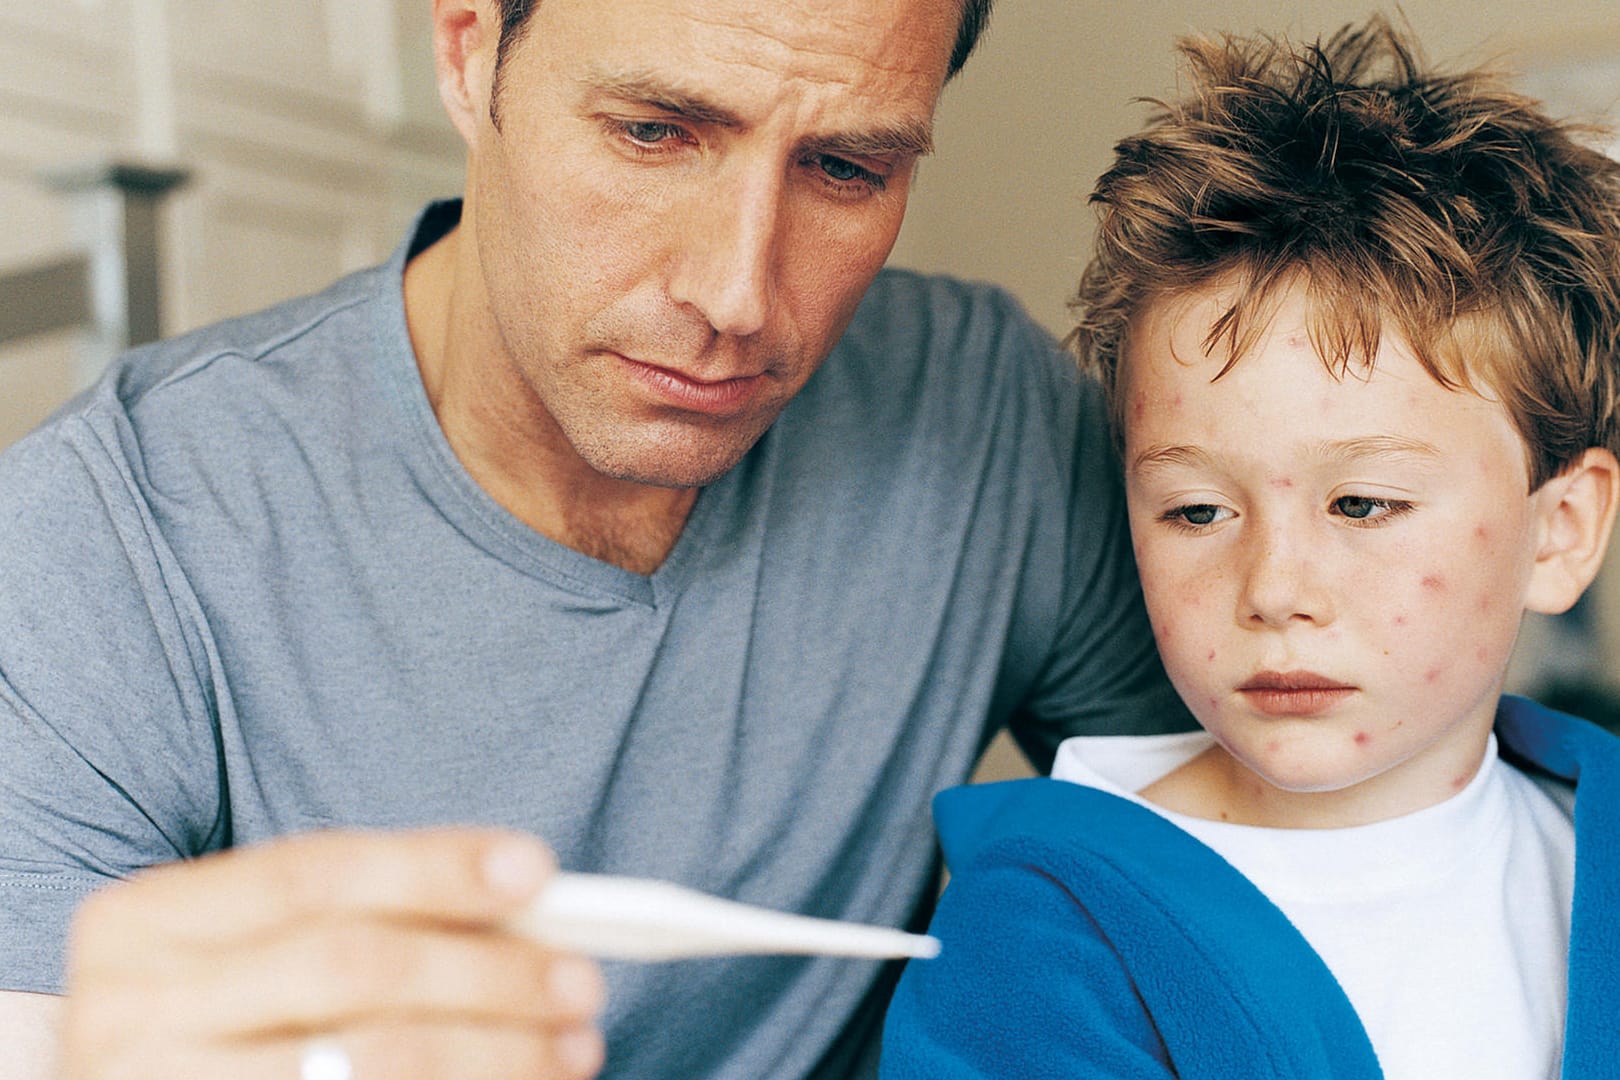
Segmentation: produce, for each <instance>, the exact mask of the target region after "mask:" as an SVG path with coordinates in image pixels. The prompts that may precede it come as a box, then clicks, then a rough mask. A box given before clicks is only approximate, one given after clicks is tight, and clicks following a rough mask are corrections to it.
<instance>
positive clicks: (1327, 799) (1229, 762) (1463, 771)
mask: <svg viewBox="0 0 1620 1080" xmlns="http://www.w3.org/2000/svg"><path fill="white" fill-rule="evenodd" d="M1489 735H1490V731H1489V729H1485V730H1483V731H1481V732H1480V733H1479V738H1478V740H1477V741H1476V740H1469V741H1467V742H1462V741H1458V742H1454V743H1447V744H1444V745H1443V746H1436V747H1431V748H1430V749H1429V750H1426V751H1423V752H1421V753H1419V754H1417V755H1415V756H1414V757H1412V758H1411V759H1409V760H1407V761H1405V762H1403V763H1402V764H1401V765H1399V766H1396V767H1395V768H1393V769H1391V770H1389V771H1387V772H1384V773H1380V774H1379V775H1377V776H1373V777H1371V778H1369V779H1367V780H1363V781H1361V782H1360V783H1358V784H1354V785H1351V786H1350V787H1346V788H1340V789H1338V790H1334V791H1288V790H1285V789H1283V788H1279V787H1276V786H1274V785H1272V784H1270V783H1268V782H1266V781H1265V780H1264V779H1262V778H1261V777H1259V776H1257V775H1256V774H1255V773H1254V772H1253V771H1252V770H1250V769H1249V768H1248V766H1246V765H1244V764H1243V762H1242V761H1240V760H1239V759H1238V758H1236V757H1234V756H1233V755H1232V754H1231V753H1230V752H1229V751H1228V750H1227V749H1226V748H1225V747H1224V746H1222V745H1221V744H1220V743H1216V744H1215V745H1213V746H1211V747H1210V748H1209V749H1207V750H1205V751H1204V752H1203V753H1201V754H1199V755H1197V756H1196V757H1194V758H1192V759H1191V760H1190V761H1188V762H1186V763H1185V764H1183V765H1181V766H1179V767H1178V768H1176V769H1173V770H1172V771H1170V772H1168V773H1166V774H1165V775H1164V776H1162V777H1160V778H1159V779H1157V780H1155V781H1154V782H1153V783H1151V784H1149V785H1147V786H1146V787H1144V788H1142V790H1141V791H1139V792H1137V794H1138V795H1140V796H1141V797H1142V798H1144V799H1146V800H1147V801H1148V802H1150V803H1152V804H1153V805H1155V806H1158V807H1161V808H1163V809H1165V810H1169V811H1170V812H1172V813H1176V814H1185V815H1186V816H1188V817H1195V818H1203V819H1205V820H1207V821H1220V822H1227V823H1230V824H1233V825H1254V826H1260V827H1263V828H1271V829H1345V828H1352V827H1354V826H1357V825H1371V824H1373V823H1375V822H1379V821H1388V820H1390V819H1392V818H1398V817H1402V816H1404V815H1406V814H1411V813H1416V812H1417V811H1419V810H1426V809H1428V808H1429V807H1431V806H1437V805H1439V804H1440V803H1442V802H1445V801H1446V800H1447V799H1449V798H1451V797H1453V796H1454V795H1456V794H1457V793H1458V792H1460V791H1461V790H1462V789H1463V788H1465V787H1467V786H1468V783H1469V781H1471V780H1473V778H1474V777H1475V775H1477V774H1478V772H1479V770H1480V768H1481V767H1482V766H1483V765H1484V764H1485V749H1486V746H1487V743H1488V739H1489Z"/></svg>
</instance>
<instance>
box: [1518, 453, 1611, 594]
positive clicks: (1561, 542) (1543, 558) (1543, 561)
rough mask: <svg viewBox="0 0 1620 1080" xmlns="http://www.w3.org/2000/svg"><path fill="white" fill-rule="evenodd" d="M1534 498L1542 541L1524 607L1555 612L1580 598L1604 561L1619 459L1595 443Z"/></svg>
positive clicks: (1533, 496)
mask: <svg viewBox="0 0 1620 1080" xmlns="http://www.w3.org/2000/svg"><path fill="white" fill-rule="evenodd" d="M1531 498H1532V499H1533V500H1535V502H1536V506H1535V510H1534V512H1535V513H1536V514H1537V516H1538V517H1539V518H1540V521H1539V523H1538V525H1539V528H1540V530H1541V544H1540V547H1539V548H1538V549H1537V551H1536V565H1535V568H1534V569H1533V570H1532V571H1531V575H1530V591H1529V595H1528V597H1527V598H1526V600H1525V607H1527V608H1528V609H1529V610H1531V611H1538V612H1541V613H1543V614H1546V615H1556V614H1558V613H1559V612H1561V611H1567V610H1569V608H1570V607H1571V606H1572V605H1573V604H1574V603H1575V601H1577V600H1579V599H1580V598H1581V593H1583V592H1585V591H1586V587H1587V586H1588V585H1590V584H1592V579H1593V578H1595V577H1597V572H1598V568H1599V567H1601V566H1602V565H1603V553H1604V551H1606V550H1607V549H1608V546H1609V533H1610V531H1611V530H1612V529H1613V528H1614V515H1615V508H1616V505H1617V504H1620V461H1616V460H1615V456H1614V454H1612V453H1610V452H1609V451H1608V450H1604V449H1601V448H1598V447H1591V448H1589V449H1588V450H1586V451H1585V452H1584V453H1582V454H1581V456H1580V457H1579V458H1577V459H1576V460H1575V463H1574V464H1573V465H1571V466H1570V467H1569V468H1568V469H1566V470H1564V471H1563V472H1561V473H1559V474H1558V475H1557V476H1555V477H1553V478H1552V479H1551V480H1549V481H1547V482H1546V483H1545V484H1543V485H1542V486H1541V488H1540V490H1538V491H1537V492H1536V493H1535V494H1534V495H1532V496H1531Z"/></svg>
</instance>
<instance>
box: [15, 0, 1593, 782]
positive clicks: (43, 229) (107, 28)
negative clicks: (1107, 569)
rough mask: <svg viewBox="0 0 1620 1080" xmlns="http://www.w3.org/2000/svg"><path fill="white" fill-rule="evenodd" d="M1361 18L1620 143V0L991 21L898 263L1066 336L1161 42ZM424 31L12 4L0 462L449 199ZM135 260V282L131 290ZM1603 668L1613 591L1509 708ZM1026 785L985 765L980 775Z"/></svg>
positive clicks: (1165, 53)
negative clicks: (1102, 193)
mask: <svg viewBox="0 0 1620 1080" xmlns="http://www.w3.org/2000/svg"><path fill="white" fill-rule="evenodd" d="M1374 10H1384V11H1385V12H1386V13H1390V14H1404V16H1405V18H1406V19H1407V21H1408V22H1409V23H1410V24H1411V26H1412V27H1413V28H1414V29H1415V30H1416V32H1417V34H1418V35H1419V37H1420V38H1421V39H1422V41H1423V43H1424V46H1425V49H1426V52H1427V54H1428V55H1429V57H1430V58H1431V59H1433V60H1436V61H1440V62H1443V63H1446V64H1474V63H1480V62H1494V63H1497V64H1499V65H1500V66H1502V67H1504V68H1506V69H1508V70H1510V71H1512V72H1514V73H1515V74H1516V76H1517V77H1518V79H1519V81H1520V84H1521V85H1522V86H1524V87H1525V88H1527V89H1528V90H1529V91H1530V92H1532V93H1533V94H1535V95H1536V96H1538V97H1539V98H1541V99H1542V100H1543V101H1544V102H1546V103H1547V104H1548V106H1549V107H1550V108H1551V110H1552V111H1554V112H1555V113H1558V114H1560V115H1567V116H1576V117H1581V118H1585V119H1591V120H1607V121H1608V122H1611V123H1613V122H1617V121H1620V5H1617V4H1616V3H1615V0H1546V2H1543V3H1526V2H1524V0H1409V2H1408V3H1406V4H1405V5H1404V6H1403V7H1401V8H1399V9H1396V8H1392V7H1384V8H1381V9H1380V8H1377V7H1376V6H1374V5H1368V4H1364V3H1347V2H1333V0H1320V2H1295V3H1283V2H1276V0H1272V2H1259V0H1221V2H1212V3H1193V2H1187V0H1183V2H1161V3H1152V4H1120V3H1116V2H1112V0H1108V2H1105V0H999V3H998V5H997V8H996V12H995V16H994V18H993V20H992V23H991V26H990V29H989V31H988V33H987V34H986V36H985V38H984V40H983V42H982V43H981V46H980V49H979V52H978V54H977V55H975V57H974V58H973V59H972V61H971V62H970V63H969V64H968V66H967V68H966V69H965V71H964V72H963V73H962V75H961V76H959V78H958V79H957V80H956V81H955V82H954V83H953V84H952V85H951V86H950V87H948V88H947V90H946V92H945V97H944V101H943V103H942V107H941V111H940V116H939V121H938V126H937V131H936V141H937V143H938V146H939V152H938V154H937V155H936V156H935V157H934V158H933V159H931V160H929V161H928V162H926V163H925V164H924V166H923V168H922V172H921V175H920V177H919V182H918V185H917V187H916V190H915V194H914V195H913V198H912V205H911V210H910V212H909V215H908V218H907V222H906V226H905V229H904V231H903V232H902V234H901V238H900V242H899V244H898V246H897V248H896V250H895V254H894V257H893V260H892V261H893V262H894V263H896V264H899V265H905V266H912V267H917V268H920V269H924V270H938V271H948V272H951V273H955V274H958V275H962V276H965V277H970V278H976V279H981V280H989V281H994V282H998V283H1000V284H1002V285H1005V286H1007V287H1008V288H1010V289H1011V290H1012V291H1013V292H1014V293H1015V294H1017V295H1018V296H1019V297H1020V298H1021V299H1022V300H1023V302H1024V303H1025V304H1026V305H1027V306H1028V308H1029V309H1030V311H1031V312H1032V313H1033V314H1034V315H1035V316H1036V317H1037V318H1038V319H1039V320H1040V321H1041V322H1043V323H1044V324H1046V325H1047V326H1048V327H1049V328H1050V329H1051V330H1052V331H1053V332H1054V333H1057V334H1061V333H1063V332H1064V331H1065V330H1066V329H1067V310H1066V302H1067V299H1068V297H1069V294H1070V292H1071V291H1072V289H1073V286H1074V283H1075V280H1076V278H1077V277H1078V274H1079V270H1080V267H1081V265H1082V263H1083V261H1084V256H1085V251H1086V245H1087V243H1088V239H1089V233H1090V222H1091V216H1090V210H1089V209H1088V207H1087V205H1086V194H1087V192H1088V191H1089V189H1090V186H1091V182H1092V180H1093V178H1094V177H1095V176H1096V175H1097V173H1098V172H1099V171H1101V169H1102V168H1104V167H1105V165H1106V164H1107V162H1108V158H1109V154H1110V151H1111V148H1112V145H1113V143H1114V142H1115V141H1116V140H1117V139H1118V138H1120V137H1121V136H1123V135H1125V134H1127V133H1129V132H1130V131H1132V130H1133V129H1134V128H1136V127H1137V126H1138V125H1139V124H1140V122H1141V121H1142V119H1143V117H1144V116H1145V111H1146V107H1145V106H1143V105H1141V104H1140V103H1138V102H1137V101H1136V99H1137V98H1140V97H1143V96H1154V95H1159V96H1165V95H1172V94H1174V93H1175V86H1176V70H1175V63H1174V57H1173V53H1172V49H1171V44H1172V41H1173V40H1174V38H1175V37H1177V36H1178V35H1181V34H1186V33H1192V32H1202V31H1234V32H1240V33H1248V32H1253V31H1256V30H1264V31H1268V32H1282V33H1287V34H1289V35H1291V36H1293V37H1296V38H1300V39H1314V38H1315V37H1317V36H1319V35H1324V34H1327V33H1331V32H1332V31H1333V30H1334V29H1336V28H1338V27H1339V26H1341V25H1343V24H1344V23H1346V22H1350V21H1354V20H1358V19H1361V18H1363V17H1365V16H1366V15H1367V14H1369V13H1370V12H1372V11H1374ZM430 11H431V0H45V2H37V0H0V446H4V445H5V444H7V443H9V442H11V441H12V440H14V439H16V438H17V437H19V436H20V435H21V434H22V433H23V432H25V431H26V430H28V429H29V428H30V427H32V426H33V425H34V424H36V423H37V422H38V421H39V420H40V419H41V418H42V417H43V416H45V415H46V414H47V413H48V412H49V411H50V410H51V409H52V408H54V407H55V406H56V405H57V404H58V403H60V402H61V401H62V400H64V399H65V398H66V397H67V396H69V395H70V394H71V393H72V392H73V391H74V390H75V389H76V388H77V387H78V386H80V385H82V384H83V383H84V382H85V381H86V380H88V379H90V378H92V377H93V376H94V373H95V371H96V370H98V368H99V365H100V364H101V363H103V362H104V361H105V358H106V356H107V355H108V354H109V352H110V351H112V350H113V349H115V348H116V347H117V346H118V344H119V342H120V340H121V339H124V338H128V337H129V336H130V335H131V334H132V333H133V334H134V336H136V337H140V336H146V334H145V333H144V331H146V330H147V329H148V328H149V327H150V325H151V323H152V321H153V320H158V321H159V322H160V324H161V329H162V331H163V332H164V333H173V332H178V331H180V330H184V329H187V328H190V327H194V326H198V325H202V324H204V323H207V322H211V321H213V320H215V319H219V318H223V317H226V316H229V315H233V314H238V313H241V312H244V311H248V310H252V309H254V308H257V307H261V306H263V305H265V304H268V303H271V302H273V301H275V300H277V299H280V298H283V297H287V296H291V295H295V294H297V293H300V292H304V291H308V290H311V289H314V288H317V287H319V286H321V285H323V284H325V283H326V282H328V281H330V280H331V279H333V278H334V277H336V276H338V275H340V274H342V273H344V272H346V271H348V270H351V269H355V268H357V267H360V266H364V265H367V264H370V263H373V262H376V261H378V260H380V259H382V258H384V257H385V256H386V255H387V253H388V252H389V251H390V250H391V249H392V248H393V247H394V245H395V244H396V243H397V242H398V240H399V237H400V235H401V232H402V230H403V229H404V228H405V226H406V224H407V223H408V221H409V219H410V217H411V215H412V214H413V213H415V211H416V210H417V209H418V208H419V207H420V205H421V204H422V203H423V202H424V201H426V200H427V199H429V198H433V197H436V196H440V195H449V194H455V193H456V192H457V191H458V190H459V185H460V176H461V159H462V154H461V146H460V143H459V142H458V140H457V138H456V136H455V134H454V132H453V131H452V129H451V128H450V126H449V123H448V122H447V121H446V120H445V118H444V115H443V112H442V110H441V108H440V105H439V101H438V95H437V89H436V87H435V85H434V81H433V65H432V54H431V42H430V29H429V16H430ZM1611 148H1620V142H1616V143H1613V144H1611ZM114 166H133V168H129V167H125V168H115V167H114ZM182 175H183V177H184V179H183V181H181V180H180V177H181V176H182ZM125 256H128V257H130V258H131V259H133V260H136V261H138V262H139V263H140V265H141V266H143V267H145V268H146V269H144V270H141V271H140V272H138V273H133V275H132V278H133V279H132V280H123V279H121V278H120V276H119V275H120V273H121V270H120V268H119V265H117V264H119V262H120V260H122V259H123V258H124V257H125ZM126 286H127V288H126ZM121 288H122V289H123V291H122V292H120V289H121ZM80 293H83V294H84V295H83V296H80ZM69 294H71V296H72V299H71V301H70V300H68V299H64V297H67V296H69ZM143 305H145V306H146V307H150V308H151V309H152V311H153V312H155V314H152V315H151V316H150V317H148V316H147V315H144V314H143V313H142V310H141V309H142V306H143ZM80 308H82V309H83V310H82V311H81V310H79V309H80ZM59 309H60V310H59ZM69 321H74V322H75V325H73V326H70V327H68V328H65V329H64V328H59V324H62V323H66V322H69ZM1614 561H1615V560H1612V559H1611V563H1612V562H1614ZM1614 656H1620V571H1612V572H1606V573H1605V576H1604V578H1603V579H1602V580H1601V581H1600V582H1599V586H1598V588H1597V589H1596V590H1594V593H1593V595H1592V597H1591V598H1590V600H1589V601H1587V602H1583V604H1582V605H1581V607H1580V608H1579V609H1578V610H1577V611H1576V612H1575V613H1574V614H1573V615H1572V616H1566V617H1563V618H1560V619H1556V620H1549V619H1539V620H1536V621H1534V622H1533V623H1532V624H1530V625H1529V626H1527V628H1526V632H1525V635H1524V639H1523V641H1522V643H1521V647H1520V652H1519V657H1518V660H1517V664H1516V667H1515V669H1514V672H1513V676H1512V682H1513V685H1514V688H1516V689H1520V690H1525V691H1529V692H1533V693H1537V694H1538V695H1540V696H1543V697H1544V698H1548V699H1552V700H1554V701H1555V702H1557V701H1566V702H1573V701H1576V700H1580V701H1581V706H1580V707H1581V708H1584V709H1585V710H1586V711H1587V712H1588V713H1589V714H1591V713H1598V712H1600V711H1603V710H1607V709H1610V708H1611V706H1610V705H1609V704H1608V701H1609V696H1610V695H1611V694H1612V693H1613V692H1614V691H1615V690H1616V689H1617V688H1620V673H1616V672H1615V671H1614V670H1613V669H1614V668H1615V667H1616V665H1615V664H1613V663H1612V662H1611V661H1610V657H1614ZM1575 695H1589V696H1587V697H1585V698H1577V697H1576V696H1575ZM1595 718H1601V719H1612V717H1610V716H1602V717H1595ZM1021 768H1022V765H1021V762H1019V761H1018V760H1017V759H1016V755H1015V752H1012V751H1010V750H1009V749H1008V748H1007V747H1006V745H1005V744H998V745H997V747H996V748H995V749H994V750H993V752H992V756H991V758H990V760H989V762H988V763H987V766H986V775H1007V774H1010V773H1015V772H1017V771H1019V770H1020V769H1021Z"/></svg>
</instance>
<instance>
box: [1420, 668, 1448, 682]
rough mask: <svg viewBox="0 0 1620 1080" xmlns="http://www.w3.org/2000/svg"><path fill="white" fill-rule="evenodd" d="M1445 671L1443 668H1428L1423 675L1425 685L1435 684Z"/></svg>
mask: <svg viewBox="0 0 1620 1080" xmlns="http://www.w3.org/2000/svg"><path fill="white" fill-rule="evenodd" d="M1445 670H1446V669H1445V668H1430V669H1429V670H1428V671H1425V672H1424V673H1423V681H1424V682H1426V683H1437V682H1439V681H1440V676H1441V675H1443V674H1445Z"/></svg>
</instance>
